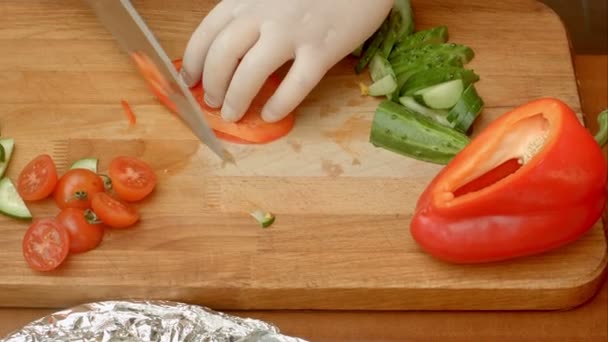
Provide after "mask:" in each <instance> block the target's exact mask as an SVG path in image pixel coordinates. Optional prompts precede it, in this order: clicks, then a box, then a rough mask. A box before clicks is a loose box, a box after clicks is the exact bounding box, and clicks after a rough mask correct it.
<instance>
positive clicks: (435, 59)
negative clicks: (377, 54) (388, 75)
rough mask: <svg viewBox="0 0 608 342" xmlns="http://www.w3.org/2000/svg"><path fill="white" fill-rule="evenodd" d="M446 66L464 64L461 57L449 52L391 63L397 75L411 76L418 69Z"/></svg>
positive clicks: (460, 65)
mask: <svg viewBox="0 0 608 342" xmlns="http://www.w3.org/2000/svg"><path fill="white" fill-rule="evenodd" d="M389 63H390V62H389ZM446 66H455V67H463V66H464V64H463V63H462V60H461V59H460V58H459V57H457V56H454V55H449V54H436V55H428V56H423V58H421V59H415V58H414V59H408V60H403V61H399V62H396V63H391V67H392V68H393V71H394V72H395V74H396V75H401V74H406V73H407V74H410V76H411V75H412V74H415V73H416V72H418V71H422V70H427V69H434V68H440V67H446Z"/></svg>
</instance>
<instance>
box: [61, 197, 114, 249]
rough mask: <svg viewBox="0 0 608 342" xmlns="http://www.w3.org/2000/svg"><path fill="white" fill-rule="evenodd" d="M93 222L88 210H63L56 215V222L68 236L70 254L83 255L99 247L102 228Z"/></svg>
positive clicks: (91, 213) (91, 214) (102, 232)
mask: <svg viewBox="0 0 608 342" xmlns="http://www.w3.org/2000/svg"><path fill="white" fill-rule="evenodd" d="M95 220H96V217H95V215H94V214H93V212H92V211H90V210H88V209H87V210H82V209H76V208H65V209H63V210H61V212H60V213H59V215H57V222H59V223H60V224H61V225H62V226H64V227H65V228H66V229H67V230H68V233H69V234H70V253H84V252H88V251H90V250H92V249H94V248H96V247H97V246H99V244H100V243H101V240H102V239H103V234H104V226H103V225H102V224H100V223H99V222H96V221H95Z"/></svg>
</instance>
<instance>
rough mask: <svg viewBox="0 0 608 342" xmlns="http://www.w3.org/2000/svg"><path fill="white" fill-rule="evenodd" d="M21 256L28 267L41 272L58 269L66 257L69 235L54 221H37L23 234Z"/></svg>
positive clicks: (68, 247) (68, 248)
mask: <svg viewBox="0 0 608 342" xmlns="http://www.w3.org/2000/svg"><path fill="white" fill-rule="evenodd" d="M22 248H23V256H24V257H25V261H26V262H27V263H28V265H29V266H30V267H31V268H32V269H34V270H36V271H41V272H47V271H52V270H54V269H56V268H57V267H59V265H61V264H62V263H63V262H64V261H65V259H66V258H67V256H68V252H69V250H70V235H69V234H68V231H67V229H66V228H65V227H64V226H62V225H61V224H59V223H58V222H57V221H56V220H54V219H48V218H47V219H38V220H36V221H34V222H33V223H32V225H31V226H30V227H29V228H28V230H27V231H26V232H25V236H24V237H23V243H22Z"/></svg>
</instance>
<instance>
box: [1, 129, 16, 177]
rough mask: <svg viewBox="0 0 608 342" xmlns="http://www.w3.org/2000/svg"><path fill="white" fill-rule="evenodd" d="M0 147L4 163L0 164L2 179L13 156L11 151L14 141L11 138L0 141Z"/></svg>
mask: <svg viewBox="0 0 608 342" xmlns="http://www.w3.org/2000/svg"><path fill="white" fill-rule="evenodd" d="M0 146H2V149H3V151H4V161H2V162H0V178H2V177H4V173H5V172H6V168H7V167H8V163H9V162H10V161H11V157H12V156H13V149H14V148H15V140H14V139H12V138H4V139H0Z"/></svg>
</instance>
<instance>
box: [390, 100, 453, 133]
mask: <svg viewBox="0 0 608 342" xmlns="http://www.w3.org/2000/svg"><path fill="white" fill-rule="evenodd" d="M399 102H400V103H401V104H402V105H404V106H405V107H406V108H407V109H409V110H411V111H413V112H416V113H418V114H420V115H424V116H426V117H428V118H430V119H432V120H434V121H436V122H437V123H439V124H441V125H443V126H446V127H450V128H452V127H453V124H452V123H450V121H449V120H448V111H445V110H441V109H430V108H427V107H425V106H423V105H421V104H420V103H418V102H416V100H414V98H413V97H409V96H402V97H400V98H399Z"/></svg>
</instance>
